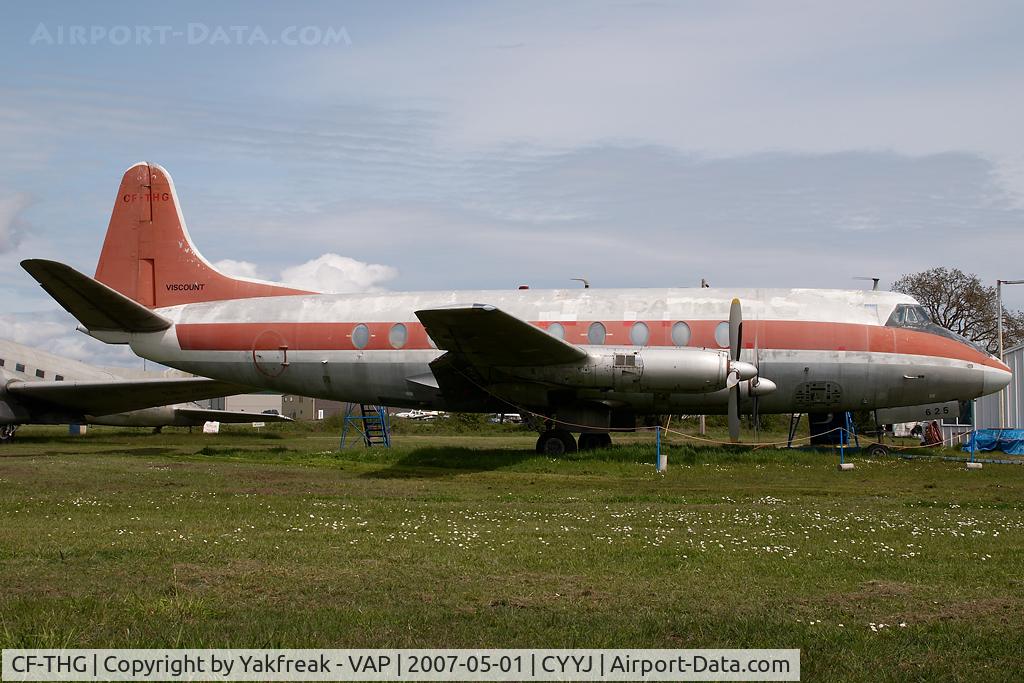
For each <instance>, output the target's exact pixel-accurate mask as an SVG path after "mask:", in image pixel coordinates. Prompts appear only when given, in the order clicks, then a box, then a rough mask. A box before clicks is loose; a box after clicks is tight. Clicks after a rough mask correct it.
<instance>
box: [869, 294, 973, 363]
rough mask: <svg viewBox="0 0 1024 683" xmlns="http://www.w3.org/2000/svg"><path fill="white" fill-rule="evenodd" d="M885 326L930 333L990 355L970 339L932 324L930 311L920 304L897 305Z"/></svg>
mask: <svg viewBox="0 0 1024 683" xmlns="http://www.w3.org/2000/svg"><path fill="white" fill-rule="evenodd" d="M885 325H886V327H906V328H909V329H912V330H921V331H922V332H930V333H931V334H937V335H939V336H940V337H946V338H947V339H953V340H956V341H958V342H960V343H961V344H967V345H968V346H971V347H974V348H975V349H977V350H978V351H981V352H982V353H984V354H987V353H988V351H987V350H985V349H984V348H982V347H981V346H979V345H977V344H975V343H974V342H972V341H971V340H970V339H967V338H966V337H961V336H960V335H959V334H957V333H955V332H950V331H949V330H947V329H946V328H945V327H942V326H941V325H937V324H936V323H934V322H932V316H931V314H930V313H928V309H927V308H925V307H924V306H922V305H920V304H897V306H896V310H895V311H893V312H892V315H890V316H889V320H887V321H886V323H885Z"/></svg>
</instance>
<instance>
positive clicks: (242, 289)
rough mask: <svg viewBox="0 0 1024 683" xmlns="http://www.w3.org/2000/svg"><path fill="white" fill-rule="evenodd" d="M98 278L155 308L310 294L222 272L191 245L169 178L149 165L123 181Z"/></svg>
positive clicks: (134, 169)
mask: <svg viewBox="0 0 1024 683" xmlns="http://www.w3.org/2000/svg"><path fill="white" fill-rule="evenodd" d="M96 279H97V280H99V281H100V282H102V283H103V284H105V285H107V286H108V287H110V288H112V289H115V290H117V291H118V292H121V293H122V294H124V295H125V296H128V297H130V298H132V299H134V300H135V301H137V302H139V303H140V304H142V305H144V306H148V307H150V308H162V307H164V306H175V305H177V304H190V303H197V302H200V301H220V300H224V299H246V298H251V297H258V296H286V295H290V294H310V293H311V292H307V291H304V290H301V289H293V288H291V287H285V286H283V285H277V284H273V283H269V282H261V281H258V280H248V279H244V278H233V277H230V276H227V275H225V274H223V273H221V272H219V271H218V270H217V269H216V268H214V267H213V266H212V265H211V264H210V263H209V262H208V261H207V260H206V259H204V258H203V257H202V255H201V254H200V253H199V251H198V250H196V248H195V246H194V245H193V244H192V240H191V239H190V238H189V236H188V230H187V229H186V228H185V220H184V218H182V215H181V209H180V207H179V206H178V195H177V194H176V193H175V192H174V181H172V180H171V176H170V174H168V173H167V171H165V170H164V169H163V168H161V167H160V166H157V165H156V164H148V163H141V164H136V165H134V166H132V167H131V168H129V169H128V170H127V171H126V172H125V174H124V177H123V178H122V179H121V187H120V189H118V192H117V200H116V201H115V203H114V211H113V213H112V214H111V215H110V225H109V227H107V236H106V239H105V240H104V241H103V251H102V252H101V253H100V261H99V265H97V266H96Z"/></svg>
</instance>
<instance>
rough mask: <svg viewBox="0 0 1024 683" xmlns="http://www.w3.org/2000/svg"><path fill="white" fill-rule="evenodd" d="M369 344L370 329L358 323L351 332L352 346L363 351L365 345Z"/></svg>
mask: <svg viewBox="0 0 1024 683" xmlns="http://www.w3.org/2000/svg"><path fill="white" fill-rule="evenodd" d="M369 343H370V328H368V327H367V326H366V325H364V324H362V323H359V324H358V325H356V326H355V329H353V330H352V345H353V346H355V347H356V348H357V349H365V348H366V345H367V344H369Z"/></svg>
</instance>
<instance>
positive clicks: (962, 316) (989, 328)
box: [892, 268, 1024, 353]
mask: <svg viewBox="0 0 1024 683" xmlns="http://www.w3.org/2000/svg"><path fill="white" fill-rule="evenodd" d="M892 288H893V291H896V292H903V293H904V294H909V295H910V296H912V297H914V298H915V299H917V300H918V302H920V303H921V305H922V306H924V307H925V308H927V309H928V312H929V313H931V316H932V320H934V321H935V323H936V324H938V325H940V326H942V327H944V328H946V329H947V330H949V331H951V332H955V333H956V334H959V335H960V336H961V337H966V338H967V339H969V340H971V341H972V342H974V343H976V344H978V345H979V346H981V347H983V348H986V349H988V351H989V353H997V352H998V351H999V343H998V341H997V334H996V329H997V324H998V318H997V317H996V288H995V287H994V286H992V287H987V286H985V285H983V284H982V282H981V280H980V279H979V278H978V276H977V275H975V274H973V273H970V274H968V273H965V272H963V271H962V270H960V269H959V268H932V269H930V270H925V271H922V272H920V273H912V274H910V275H903V276H902V277H900V279H898V280H896V282H894V283H893V285H892ZM1021 342H1024V311H1011V310H1007V309H1006V307H1005V306H1004V307H1003V346H1004V347H1005V348H1009V347H1011V346H1014V345H1016V344H1019V343H1021Z"/></svg>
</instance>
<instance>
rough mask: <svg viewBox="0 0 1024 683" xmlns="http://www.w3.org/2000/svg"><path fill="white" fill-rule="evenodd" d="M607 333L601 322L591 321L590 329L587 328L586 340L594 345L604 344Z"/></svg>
mask: <svg viewBox="0 0 1024 683" xmlns="http://www.w3.org/2000/svg"><path fill="white" fill-rule="evenodd" d="M607 334H608V333H607V332H606V331H605V328H604V325H603V324H602V323H591V325H590V329H589V330H587V341H589V342H590V343H591V344H594V345H595V346H596V345H598V344H604V340H605V337H606V336H607Z"/></svg>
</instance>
